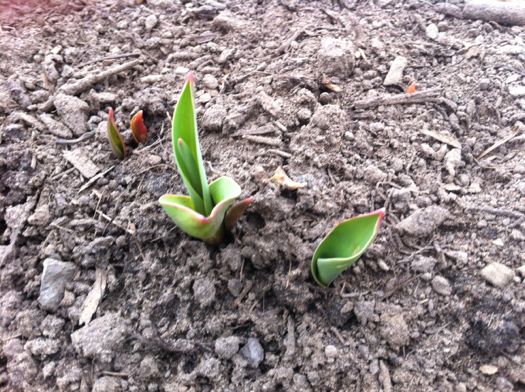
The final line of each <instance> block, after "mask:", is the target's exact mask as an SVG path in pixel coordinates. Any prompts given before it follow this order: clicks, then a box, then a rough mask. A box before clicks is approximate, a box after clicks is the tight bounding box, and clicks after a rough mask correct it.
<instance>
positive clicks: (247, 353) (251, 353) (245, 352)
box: [241, 338, 264, 368]
mask: <svg viewBox="0 0 525 392" xmlns="http://www.w3.org/2000/svg"><path fill="white" fill-rule="evenodd" d="M241 354H242V356H243V357H244V358H245V359H246V361H247V362H248V364H249V365H250V366H252V367H254V368H256V367H258V366H259V364H260V363H261V362H262V361H263V359H264V350H263V348H262V346H261V343H259V340H258V339H256V338H249V339H248V343H246V345H245V346H244V347H243V348H242V349H241Z"/></svg>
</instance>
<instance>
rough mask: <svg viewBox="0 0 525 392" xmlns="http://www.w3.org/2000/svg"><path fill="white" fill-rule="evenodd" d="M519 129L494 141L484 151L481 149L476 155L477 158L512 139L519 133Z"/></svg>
mask: <svg viewBox="0 0 525 392" xmlns="http://www.w3.org/2000/svg"><path fill="white" fill-rule="evenodd" d="M520 133H521V131H519V130H518V131H515V132H513V133H511V134H510V135H509V136H507V137H506V138H503V139H501V140H499V141H497V142H496V143H494V144H493V145H492V146H490V147H489V148H487V149H486V150H485V151H483V152H482V153H481V154H480V155H479V156H478V157H477V159H481V158H483V157H484V156H486V155H488V154H490V153H491V152H492V151H494V150H496V149H497V148H499V147H501V146H502V145H504V144H505V143H507V142H509V141H511V140H512V139H514V138H515V137H516V136H518V134H520Z"/></svg>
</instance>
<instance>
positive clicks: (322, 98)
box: [319, 92, 332, 105]
mask: <svg viewBox="0 0 525 392" xmlns="http://www.w3.org/2000/svg"><path fill="white" fill-rule="evenodd" d="M319 102H321V103H322V104H323V105H326V104H329V103H330V102H332V96H331V95H330V94H329V93H326V92H325V93H321V95H319Z"/></svg>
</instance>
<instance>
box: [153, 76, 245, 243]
mask: <svg viewBox="0 0 525 392" xmlns="http://www.w3.org/2000/svg"><path fill="white" fill-rule="evenodd" d="M193 94H194V79H193V75H192V74H189V75H188V77H187V79H186V83H185V84H184V87H183V89H182V93H181V95H180V98H179V100H178V101H177V104H176V106H175V111H174V113H173V124H172V132H171V137H172V140H171V142H172V147H173V153H174V155H175V162H176V164H177V168H178V171H179V174H180V176H181V177H182V182H183V183H184V186H185V187H186V189H187V191H188V194H189V196H185V195H169V194H168V195H164V196H162V197H161V198H160V199H159V203H160V205H161V206H162V207H163V208H164V210H165V211H166V213H167V214H168V215H169V217H170V218H171V219H173V221H174V222H175V224H176V225H177V226H179V228H180V229H181V230H182V231H184V232H186V233H187V234H189V235H190V236H192V237H195V238H199V239H201V240H203V241H205V242H207V243H209V244H218V243H220V242H221V241H222V240H223V238H224V232H225V230H229V229H231V228H232V227H233V225H234V224H235V223H236V222H237V220H238V219H239V218H240V216H241V215H242V213H243V212H244V210H245V209H246V208H247V207H248V206H249V205H250V204H251V202H252V199H251V198H247V199H244V200H241V201H240V202H238V203H235V201H236V199H237V198H238V197H239V196H240V195H241V188H240V187H239V185H237V183H236V182H235V181H234V180H233V179H231V178H229V177H220V178H218V179H216V180H215V181H213V182H212V183H210V184H208V179H207V177H206V171H205V169H204V163H203V160H202V155H201V151H200V145H199V139H198V132H197V119H196V116H195V103H194V97H193Z"/></svg>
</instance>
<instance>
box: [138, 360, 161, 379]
mask: <svg viewBox="0 0 525 392" xmlns="http://www.w3.org/2000/svg"><path fill="white" fill-rule="evenodd" d="M158 374H159V366H158V365H157V361H156V360H155V358H154V357H153V356H151V355H146V356H145V357H144V359H143V360H142V361H141V362H140V377H141V378H142V379H147V378H151V377H155V376H157V375H158Z"/></svg>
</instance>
